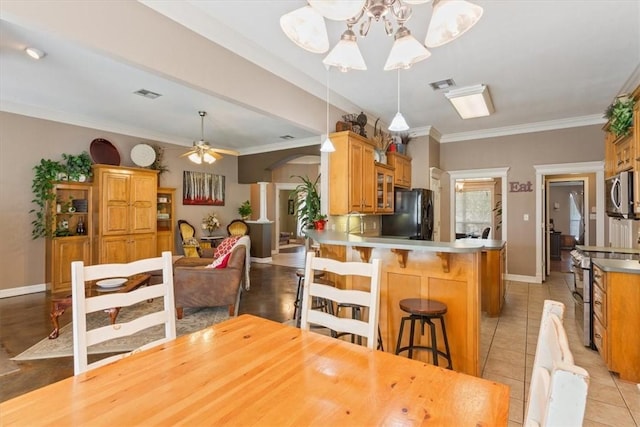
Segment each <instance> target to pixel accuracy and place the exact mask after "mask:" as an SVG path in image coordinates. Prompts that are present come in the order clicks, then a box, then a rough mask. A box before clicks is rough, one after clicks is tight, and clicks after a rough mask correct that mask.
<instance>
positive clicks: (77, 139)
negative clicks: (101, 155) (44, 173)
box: [0, 112, 249, 290]
mask: <svg viewBox="0 0 640 427" xmlns="http://www.w3.org/2000/svg"><path fill="white" fill-rule="evenodd" d="M95 138H105V139H107V140H109V141H110V142H111V143H112V144H113V145H114V146H115V147H116V148H117V149H118V151H119V153H120V158H121V165H122V166H134V164H133V162H132V161H131V159H130V155H129V153H130V152H131V148H132V147H133V146H135V145H136V144H138V143H141V142H144V143H150V144H153V143H154V141H146V140H142V139H139V138H132V137H129V136H125V135H120V134H115V133H110V132H104V131H98V130H95V129H89V128H84V127H79V126H71V125H66V124H61V123H57V122H52V121H48V120H40V119H33V118H30V117H26V116H21V115H16V114H10V113H3V112H0V183H1V184H0V221H1V222H0V223H1V224H3V227H2V229H3V232H2V239H0V271H1V272H2V274H0V290H3V289H9V288H15V287H23V286H30V285H38V284H42V283H44V258H45V254H44V241H45V240H44V239H42V238H40V239H37V240H32V239H31V221H32V220H33V218H34V217H33V214H29V211H30V210H31V209H32V208H33V207H34V205H33V204H32V203H31V200H32V199H33V196H32V193H31V182H32V180H33V167H34V166H35V165H36V164H38V163H39V162H40V159H43V158H44V159H51V160H61V154H62V153H69V154H79V153H81V152H82V151H89V146H90V143H91V141H92V140H93V139H95ZM162 145H164V146H166V147H167V149H166V151H165V162H166V163H167V165H168V167H169V172H167V173H164V174H163V175H162V176H161V179H160V184H161V185H162V186H164V187H176V188H177V190H176V198H177V203H176V217H177V219H186V220H187V221H189V222H190V223H191V224H193V225H194V226H196V228H198V227H199V224H200V223H201V221H202V218H203V217H204V216H205V215H206V214H207V213H209V212H211V211H215V212H216V213H217V214H218V216H219V217H220V219H221V221H222V224H223V227H224V226H226V224H228V223H229V221H231V220H232V219H234V218H237V217H238V214H237V208H238V206H239V205H240V202H241V201H242V200H246V199H248V198H249V186H248V185H242V184H238V183H237V174H238V171H237V159H236V158H235V157H232V156H225V157H224V158H223V159H222V160H219V161H217V162H216V163H214V164H213V165H212V166H211V165H207V166H198V165H195V164H193V163H191V162H189V161H188V160H186V159H184V158H178V156H179V155H180V154H182V153H183V152H185V150H186V147H179V146H170V145H167V144H162ZM184 170H191V171H202V172H211V173H217V174H221V175H224V176H225V177H226V178H225V179H226V204H225V206H216V207H213V206H183V205H182V172H183V171H184ZM220 233H221V234H222V233H224V230H220Z"/></svg>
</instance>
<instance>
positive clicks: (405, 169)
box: [387, 151, 411, 188]
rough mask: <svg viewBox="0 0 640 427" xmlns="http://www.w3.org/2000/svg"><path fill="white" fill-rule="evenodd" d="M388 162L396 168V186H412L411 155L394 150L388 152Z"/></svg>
mask: <svg viewBox="0 0 640 427" xmlns="http://www.w3.org/2000/svg"><path fill="white" fill-rule="evenodd" d="M387 163H388V164H389V165H391V166H392V167H393V168H394V169H395V176H394V184H395V186H396V187H402V188H411V157H407V156H405V155H404V154H400V153H396V152H393V151H392V152H389V153H387Z"/></svg>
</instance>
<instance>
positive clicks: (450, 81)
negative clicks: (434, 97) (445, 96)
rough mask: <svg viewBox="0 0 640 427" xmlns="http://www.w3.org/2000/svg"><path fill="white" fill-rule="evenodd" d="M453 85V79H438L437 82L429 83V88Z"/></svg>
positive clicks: (437, 88)
mask: <svg viewBox="0 0 640 427" xmlns="http://www.w3.org/2000/svg"><path fill="white" fill-rule="evenodd" d="M455 85H456V84H455V82H454V81H453V79H445V80H439V81H437V82H431V83H429V86H431V89H433V90H441V89H448V88H450V87H451V86H455Z"/></svg>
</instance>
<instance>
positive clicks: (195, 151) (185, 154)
mask: <svg viewBox="0 0 640 427" xmlns="http://www.w3.org/2000/svg"><path fill="white" fill-rule="evenodd" d="M197 152H198V150H189V151H187V152H186V153H182V154H180V156H178V157H187V156H188V155H190V154H193V153H197Z"/></svg>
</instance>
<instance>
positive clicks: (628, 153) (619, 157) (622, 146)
mask: <svg viewBox="0 0 640 427" xmlns="http://www.w3.org/2000/svg"><path fill="white" fill-rule="evenodd" d="M632 139H633V138H632V135H627V136H625V137H623V138H620V139H616V140H615V141H614V143H613V146H614V149H613V155H614V167H615V170H614V171H615V173H618V172H622V171H626V170H628V169H631V167H632V165H633V163H632V161H633V159H634V158H635V154H634V146H633V144H632Z"/></svg>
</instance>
